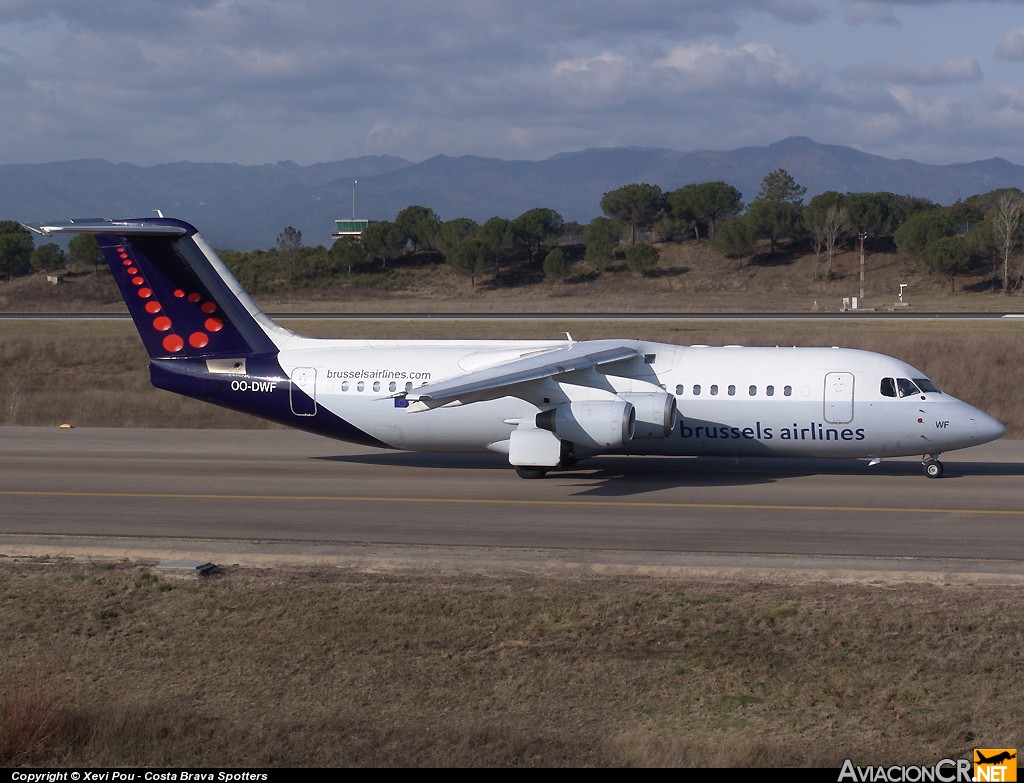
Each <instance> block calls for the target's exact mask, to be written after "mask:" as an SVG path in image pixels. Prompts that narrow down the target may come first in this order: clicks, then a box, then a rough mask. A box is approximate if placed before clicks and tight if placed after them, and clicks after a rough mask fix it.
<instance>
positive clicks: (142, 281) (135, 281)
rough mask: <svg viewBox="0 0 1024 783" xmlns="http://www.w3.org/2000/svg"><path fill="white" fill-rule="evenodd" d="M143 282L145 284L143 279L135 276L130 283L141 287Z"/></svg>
mask: <svg viewBox="0 0 1024 783" xmlns="http://www.w3.org/2000/svg"><path fill="white" fill-rule="evenodd" d="M145 282H146V280H145V278H143V277H141V276H136V277H133V278H132V283H133V284H134V285H142V284H143V283H145Z"/></svg>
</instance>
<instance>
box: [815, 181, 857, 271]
mask: <svg viewBox="0 0 1024 783" xmlns="http://www.w3.org/2000/svg"><path fill="white" fill-rule="evenodd" d="M845 201H846V196H845V195H844V194H842V193H837V192H836V191H834V190H830V191H828V192H826V193H821V194H820V195H817V196H815V197H814V198H812V199H811V203H809V204H808V205H807V206H806V207H804V213H803V221H804V225H805V226H806V227H807V228H808V230H809V231H810V232H811V236H812V237H813V239H814V260H815V264H814V276H815V278H817V277H818V269H819V268H820V267H819V262H820V258H821V253H822V251H824V252H825V258H826V261H825V278H826V279H831V278H832V260H833V258H834V257H835V249H836V245H837V244H838V242H839V240H840V239H842V237H843V236H844V235H845V234H846V233H847V232H848V231H849V230H850V216H849V212H847V209H846V206H845V204H844V202H845Z"/></svg>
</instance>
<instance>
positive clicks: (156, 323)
mask: <svg viewBox="0 0 1024 783" xmlns="http://www.w3.org/2000/svg"><path fill="white" fill-rule="evenodd" d="M153 328H154V329H156V330H157V331H158V332H169V331H170V330H171V319H170V318H168V317H167V316H166V315H161V316H160V317H159V318H154V319H153Z"/></svg>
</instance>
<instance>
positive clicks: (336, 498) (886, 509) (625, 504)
mask: <svg viewBox="0 0 1024 783" xmlns="http://www.w3.org/2000/svg"><path fill="white" fill-rule="evenodd" d="M4 496H7V497H12V496H18V497H67V498H130V499H133V500H156V499H167V500H249V501H253V500H262V501H278V502H280V501H288V502H295V501H308V502H321V503H419V504H427V503H430V504H450V505H482V506H549V507H563V508H564V507H576V508H587V507H593V506H605V507H611V508H641V509H642V508H678V509H703V510H723V511H835V512H857V513H885V514H978V515H986V516H1024V509H985V508H909V507H898V506H798V505H786V504H775V503H680V502H672V501H626V500H543V499H537V500H514V499H502V498H422V497H408V498H404V497H374V496H363V495H229V494H209V493H192V492H57V491H46V490H0V497H4Z"/></svg>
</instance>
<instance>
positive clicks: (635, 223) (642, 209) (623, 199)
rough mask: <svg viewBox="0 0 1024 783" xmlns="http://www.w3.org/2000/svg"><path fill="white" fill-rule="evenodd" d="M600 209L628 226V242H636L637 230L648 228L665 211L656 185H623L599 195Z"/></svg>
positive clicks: (662, 199)
mask: <svg viewBox="0 0 1024 783" xmlns="http://www.w3.org/2000/svg"><path fill="white" fill-rule="evenodd" d="M601 211H602V212H604V214H605V215H607V216H608V217H610V218H612V219H613V220H617V221H619V222H620V223H622V224H623V225H624V226H627V227H628V228H629V242H630V244H636V240H637V231H639V230H640V229H644V228H650V227H651V226H653V225H654V223H655V221H656V220H657V219H658V218H659V217H661V215H662V213H663V212H664V211H665V199H664V197H663V196H662V194H661V188H659V187H658V186H657V185H648V184H645V183H634V184H632V185H623V186H622V187H621V188H619V189H618V190H612V191H609V192H607V193H605V194H604V196H602V197H601Z"/></svg>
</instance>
